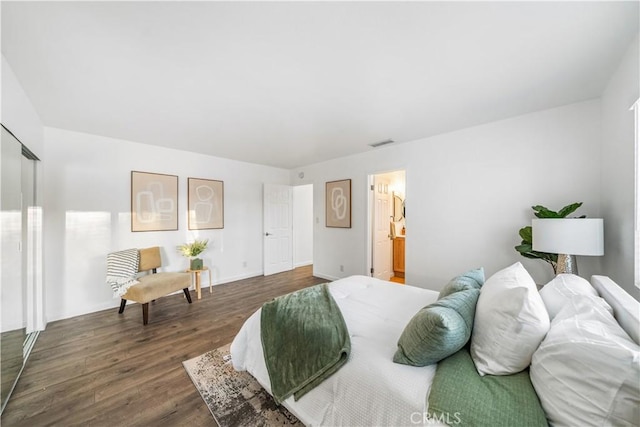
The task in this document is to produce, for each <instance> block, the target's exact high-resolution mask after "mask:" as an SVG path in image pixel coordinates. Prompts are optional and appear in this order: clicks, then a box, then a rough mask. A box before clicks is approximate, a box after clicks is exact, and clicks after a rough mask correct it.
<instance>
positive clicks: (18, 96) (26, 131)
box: [0, 55, 44, 160]
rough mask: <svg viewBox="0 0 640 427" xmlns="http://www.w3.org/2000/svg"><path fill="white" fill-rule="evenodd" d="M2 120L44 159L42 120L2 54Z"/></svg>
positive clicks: (0, 118) (30, 148)
mask: <svg viewBox="0 0 640 427" xmlns="http://www.w3.org/2000/svg"><path fill="white" fill-rule="evenodd" d="M0 121H1V122H2V124H3V125H4V126H5V127H6V128H7V129H9V130H10V131H11V132H12V133H13V134H14V135H15V136H16V137H17V138H18V139H19V140H20V142H22V144H23V145H25V146H27V147H28V148H29V150H31V151H32V152H33V153H34V154H35V155H36V156H38V157H39V158H40V160H42V156H43V154H42V153H43V151H44V150H43V125H42V121H41V120H40V116H39V115H38V113H37V112H36V109H35V108H34V107H33V104H32V103H31V101H30V100H29V97H28V96H27V94H26V93H25V91H24V89H22V86H21V85H20V83H19V82H18V79H17V78H16V75H15V74H14V73H13V70H12V69H11V66H10V65H9V63H8V62H7V60H6V59H5V57H4V55H2V109H1V110H0Z"/></svg>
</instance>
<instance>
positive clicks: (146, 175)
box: [131, 171, 178, 231]
mask: <svg viewBox="0 0 640 427" xmlns="http://www.w3.org/2000/svg"><path fill="white" fill-rule="evenodd" d="M177 229H178V177H177V176H176V175H165V174H159V173H150V172H139V171H131V231H166V230H177Z"/></svg>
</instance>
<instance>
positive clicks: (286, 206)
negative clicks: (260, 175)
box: [263, 184, 293, 276]
mask: <svg viewBox="0 0 640 427" xmlns="http://www.w3.org/2000/svg"><path fill="white" fill-rule="evenodd" d="M263 201H264V210H263V212H264V236H263V241H264V250H263V253H264V275H265V276H268V275H270V274H275V273H280V272H281V271H288V270H292V269H293V221H292V216H293V187H290V186H288V185H272V184H265V185H264V195H263Z"/></svg>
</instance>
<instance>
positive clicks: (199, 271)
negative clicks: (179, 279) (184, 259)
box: [185, 267, 213, 299]
mask: <svg viewBox="0 0 640 427" xmlns="http://www.w3.org/2000/svg"><path fill="white" fill-rule="evenodd" d="M185 271H186V272H187V273H193V275H194V276H195V277H196V294H197V295H198V299H201V292H200V274H201V273H202V272H203V271H206V272H207V273H208V274H209V293H212V292H213V291H212V290H211V271H210V270H209V267H202V268H201V269H199V270H191V269H187V270H185Z"/></svg>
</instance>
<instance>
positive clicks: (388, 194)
mask: <svg viewBox="0 0 640 427" xmlns="http://www.w3.org/2000/svg"><path fill="white" fill-rule="evenodd" d="M405 175H406V174H405V171H404V170H398V171H393V172H385V173H380V174H374V175H370V176H369V186H370V187H369V188H370V191H369V204H368V206H369V215H368V217H369V223H370V227H369V233H368V236H369V237H368V245H367V246H368V247H369V248H370V253H369V264H370V265H369V268H370V270H369V271H370V272H371V276H372V277H376V278H378V279H381V280H388V281H392V282H396V283H404V276H405V239H406V224H405V218H404V201H405V198H406V178H405Z"/></svg>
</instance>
